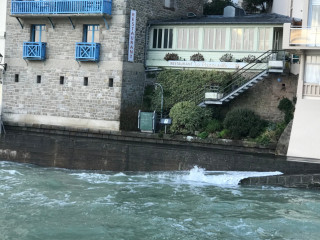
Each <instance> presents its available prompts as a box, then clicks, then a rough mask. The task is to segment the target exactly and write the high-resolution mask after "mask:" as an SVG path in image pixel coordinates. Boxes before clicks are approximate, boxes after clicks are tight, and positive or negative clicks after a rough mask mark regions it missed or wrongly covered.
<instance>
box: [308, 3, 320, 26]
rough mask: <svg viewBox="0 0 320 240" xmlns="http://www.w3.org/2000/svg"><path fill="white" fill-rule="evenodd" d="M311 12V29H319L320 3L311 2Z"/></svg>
mask: <svg viewBox="0 0 320 240" xmlns="http://www.w3.org/2000/svg"><path fill="white" fill-rule="evenodd" d="M310 3H311V4H310V10H309V12H310V13H309V26H310V27H319V26H320V1H319V0H312V1H310Z"/></svg>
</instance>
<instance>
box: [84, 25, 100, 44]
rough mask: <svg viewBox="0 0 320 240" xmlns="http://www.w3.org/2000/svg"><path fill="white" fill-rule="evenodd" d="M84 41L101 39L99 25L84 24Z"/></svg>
mask: <svg viewBox="0 0 320 240" xmlns="http://www.w3.org/2000/svg"><path fill="white" fill-rule="evenodd" d="M82 41H83V42H95V43H98V42H100V41H99V25H83V39H82Z"/></svg>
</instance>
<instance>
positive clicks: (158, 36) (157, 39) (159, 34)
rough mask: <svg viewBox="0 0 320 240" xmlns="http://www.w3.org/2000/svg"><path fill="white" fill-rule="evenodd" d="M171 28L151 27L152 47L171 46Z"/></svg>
mask: <svg viewBox="0 0 320 240" xmlns="http://www.w3.org/2000/svg"><path fill="white" fill-rule="evenodd" d="M172 42H173V30H172V29H167V28H166V29H161V28H159V29H153V40H152V48H163V49H165V48H172Z"/></svg>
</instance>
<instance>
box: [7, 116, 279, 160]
mask: <svg viewBox="0 0 320 240" xmlns="http://www.w3.org/2000/svg"><path fill="white" fill-rule="evenodd" d="M4 124H5V129H8V130H14V131H27V132H37V133H46V134H57V135H67V136H75V137H88V138H101V139H102V138H104V139H112V140H118V141H129V142H145V143H156V144H166V145H175V146H179V145H180V146H185V145H187V146H193V147H203V148H213V149H222V150H226V149H227V150H234V151H241V152H252V153H261V154H272V155H274V153H275V148H276V144H268V145H260V144H258V143H254V142H250V141H240V140H230V139H213V138H208V139H200V138H197V137H192V139H191V140H190V139H187V137H186V136H180V135H179V136H172V135H169V134H167V135H164V136H163V137H159V136H158V134H152V133H141V132H126V131H112V130H106V129H100V130H99V129H91V128H81V127H70V126H55V125H47V124H28V123H17V122H9V121H6V122H4Z"/></svg>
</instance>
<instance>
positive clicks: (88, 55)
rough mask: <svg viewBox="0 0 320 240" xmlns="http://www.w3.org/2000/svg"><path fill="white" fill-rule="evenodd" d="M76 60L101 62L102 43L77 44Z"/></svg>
mask: <svg viewBox="0 0 320 240" xmlns="http://www.w3.org/2000/svg"><path fill="white" fill-rule="evenodd" d="M76 60H77V61H91V62H98V61H99V60H100V43H87V42H81V43H76Z"/></svg>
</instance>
